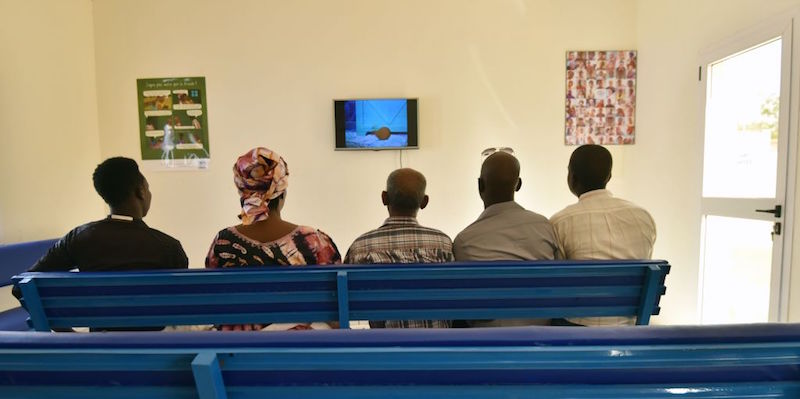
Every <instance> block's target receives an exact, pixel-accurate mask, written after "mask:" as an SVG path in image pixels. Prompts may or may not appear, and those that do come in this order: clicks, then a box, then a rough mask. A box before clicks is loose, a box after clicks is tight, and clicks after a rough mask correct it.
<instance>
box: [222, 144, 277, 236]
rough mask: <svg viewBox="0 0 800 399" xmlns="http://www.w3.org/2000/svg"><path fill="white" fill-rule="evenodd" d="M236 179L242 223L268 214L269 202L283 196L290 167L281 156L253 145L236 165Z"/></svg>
mask: <svg viewBox="0 0 800 399" xmlns="http://www.w3.org/2000/svg"><path fill="white" fill-rule="evenodd" d="M233 181H234V183H236V188H237V189H239V198H240V199H241V203H242V213H241V215H239V218H240V219H242V224H253V223H255V222H258V221H260V220H266V219H267V218H268V217H269V201H270V200H273V199H275V198H278V197H280V196H281V195H283V193H285V192H286V187H287V186H288V185H289V169H288V167H287V166H286V161H284V160H283V158H281V156H280V155H278V154H276V153H274V152H272V150H269V149H266V148H264V147H257V148H253V149H252V150H250V151H248V152H247V153H246V154H244V155H242V156H240V157H239V159H237V160H236V163H235V164H234V165H233Z"/></svg>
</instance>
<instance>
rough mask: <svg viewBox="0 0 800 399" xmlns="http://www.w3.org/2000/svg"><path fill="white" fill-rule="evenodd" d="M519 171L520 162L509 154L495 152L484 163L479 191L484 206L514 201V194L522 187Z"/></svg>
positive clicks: (479, 181)
mask: <svg viewBox="0 0 800 399" xmlns="http://www.w3.org/2000/svg"><path fill="white" fill-rule="evenodd" d="M519 169H520V166H519V160H517V158H516V157H515V156H513V155H511V154H509V153H507V152H502V151H498V152H495V153H494V154H492V155H490V156H489V157H488V158H486V160H485V161H483V165H481V177H480V178H479V179H478V191H479V192H480V194H481V198H482V199H483V203H484V206H489V205H493V204H497V203H500V202H507V201H513V200H514V193H515V192H517V191H519V189H520V188H521V187H522V180H521V179H520V178H519Z"/></svg>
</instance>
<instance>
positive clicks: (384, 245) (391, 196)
mask: <svg viewBox="0 0 800 399" xmlns="http://www.w3.org/2000/svg"><path fill="white" fill-rule="evenodd" d="M425 185H426V182H425V176H423V175H422V173H419V172H417V171H416V170H414V169H408V168H405V169H398V170H395V171H394V172H392V173H391V174H389V178H388V179H386V191H384V192H383V193H382V194H381V198H382V199H383V204H384V205H386V208H387V209H388V211H389V218H388V219H386V221H384V222H383V225H382V226H381V227H379V228H377V229H375V230H372V231H368V232H366V233H364V234H362V235H361V236H360V237H358V238H356V240H355V241H353V245H351V246H350V249H348V250H347V255H346V256H345V258H344V263H351V264H365V263H370V264H371V263H438V262H452V261H453V260H454V257H453V242H452V241H451V240H450V237H448V236H447V234H444V233H442V232H441V231H439V230H436V229H432V228H430V227H424V226H420V225H419V223H417V212H418V211H419V210H420V209H425V207H426V206H427V205H428V196H427V195H425ZM370 326H371V327H373V328H382V327H386V328H447V327H450V321H447V320H388V321H385V322H383V321H371V322H370Z"/></svg>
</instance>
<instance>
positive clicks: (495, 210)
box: [478, 201, 522, 220]
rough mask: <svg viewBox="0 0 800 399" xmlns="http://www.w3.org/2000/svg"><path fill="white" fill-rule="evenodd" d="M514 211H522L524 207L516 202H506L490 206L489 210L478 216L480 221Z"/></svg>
mask: <svg viewBox="0 0 800 399" xmlns="http://www.w3.org/2000/svg"><path fill="white" fill-rule="evenodd" d="M514 209H522V206H521V205H520V204H518V203H517V202H516V201H506V202H499V203H497V204H492V205H489V207H488V208H486V209H484V210H483V212H481V215H480V216H478V220H480V219H483V218H487V217H489V216H494V215H497V214H500V213H503V212H506V211H510V210H514Z"/></svg>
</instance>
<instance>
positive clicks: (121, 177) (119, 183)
mask: <svg viewBox="0 0 800 399" xmlns="http://www.w3.org/2000/svg"><path fill="white" fill-rule="evenodd" d="M92 181H93V182H94V189H95V190H97V193H98V194H100V196H101V197H103V200H104V201H105V202H106V203H107V204H108V205H109V206H111V207H116V206H118V205H120V204H122V203H123V202H125V201H127V200H129V199H130V198H131V197H132V196H133V195H134V194H135V192H136V190H137V189H139V188H140V187H142V185H143V184H144V176H142V173H141V172H139V166H138V165H136V161H134V160H133V159H130V158H124V157H114V158H109V159H106V160H105V161H103V162H102V163H101V164H100V165H97V168H95V170H94V173H93V174H92Z"/></svg>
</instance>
